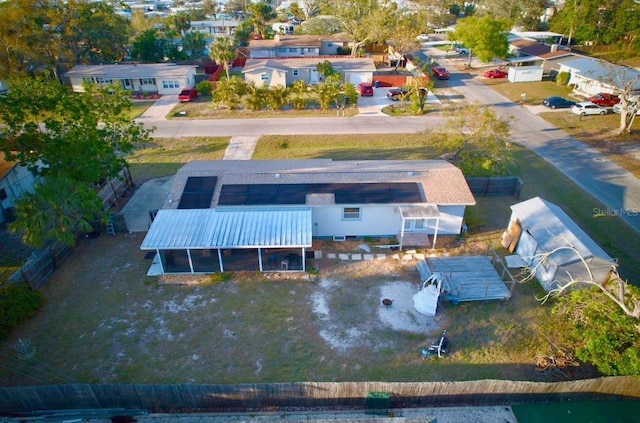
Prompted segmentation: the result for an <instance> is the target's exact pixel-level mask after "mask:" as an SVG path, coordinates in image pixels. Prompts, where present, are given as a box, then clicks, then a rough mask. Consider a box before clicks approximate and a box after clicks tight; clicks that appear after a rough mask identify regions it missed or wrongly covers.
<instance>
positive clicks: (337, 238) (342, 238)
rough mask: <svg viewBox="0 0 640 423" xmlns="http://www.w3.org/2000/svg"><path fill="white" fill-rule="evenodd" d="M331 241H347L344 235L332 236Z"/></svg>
mask: <svg viewBox="0 0 640 423" xmlns="http://www.w3.org/2000/svg"><path fill="white" fill-rule="evenodd" d="M333 240H334V241H346V240H347V236H346V235H334V236H333Z"/></svg>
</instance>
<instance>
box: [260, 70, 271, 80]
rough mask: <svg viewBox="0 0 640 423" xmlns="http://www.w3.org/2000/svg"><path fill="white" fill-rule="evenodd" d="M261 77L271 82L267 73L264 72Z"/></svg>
mask: <svg viewBox="0 0 640 423" xmlns="http://www.w3.org/2000/svg"><path fill="white" fill-rule="evenodd" d="M260 77H261V78H262V80H263V81H268V80H269V74H268V73H266V72H262V75H260Z"/></svg>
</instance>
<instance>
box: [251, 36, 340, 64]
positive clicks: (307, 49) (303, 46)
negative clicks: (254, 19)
mask: <svg viewBox="0 0 640 423" xmlns="http://www.w3.org/2000/svg"><path fill="white" fill-rule="evenodd" d="M350 39H351V38H350V37H349V35H347V34H333V35H281V34H276V36H275V37H274V38H273V39H272V40H251V41H249V57H250V58H251V59H270V58H275V57H283V58H284V57H311V56H334V55H337V54H338V49H339V48H340V47H349V48H351V45H352V43H351V41H350Z"/></svg>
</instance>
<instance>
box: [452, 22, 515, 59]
mask: <svg viewBox="0 0 640 423" xmlns="http://www.w3.org/2000/svg"><path fill="white" fill-rule="evenodd" d="M508 28H509V22H508V21H506V20H503V19H494V18H492V17H491V16H483V17H481V18H477V17H475V16H470V17H468V18H464V19H460V20H459V21H458V24H457V25H456V29H455V31H453V32H451V33H449V39H450V40H451V41H456V42H461V43H463V44H464V45H465V46H467V47H468V48H469V50H470V51H469V62H468V66H471V56H472V55H473V54H475V55H476V56H477V57H478V59H480V60H481V61H483V62H485V63H486V62H490V61H492V60H493V59H495V58H497V57H499V58H505V57H507V53H508V51H509V41H508V40H507V36H506V34H505V31H506V30H507V29H508Z"/></svg>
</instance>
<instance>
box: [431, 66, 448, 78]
mask: <svg viewBox="0 0 640 423" xmlns="http://www.w3.org/2000/svg"><path fill="white" fill-rule="evenodd" d="M431 72H432V73H433V76H435V77H436V78H438V79H449V71H448V70H446V69H445V68H443V67H439V66H438V67H437V68H433V69H431Z"/></svg>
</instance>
